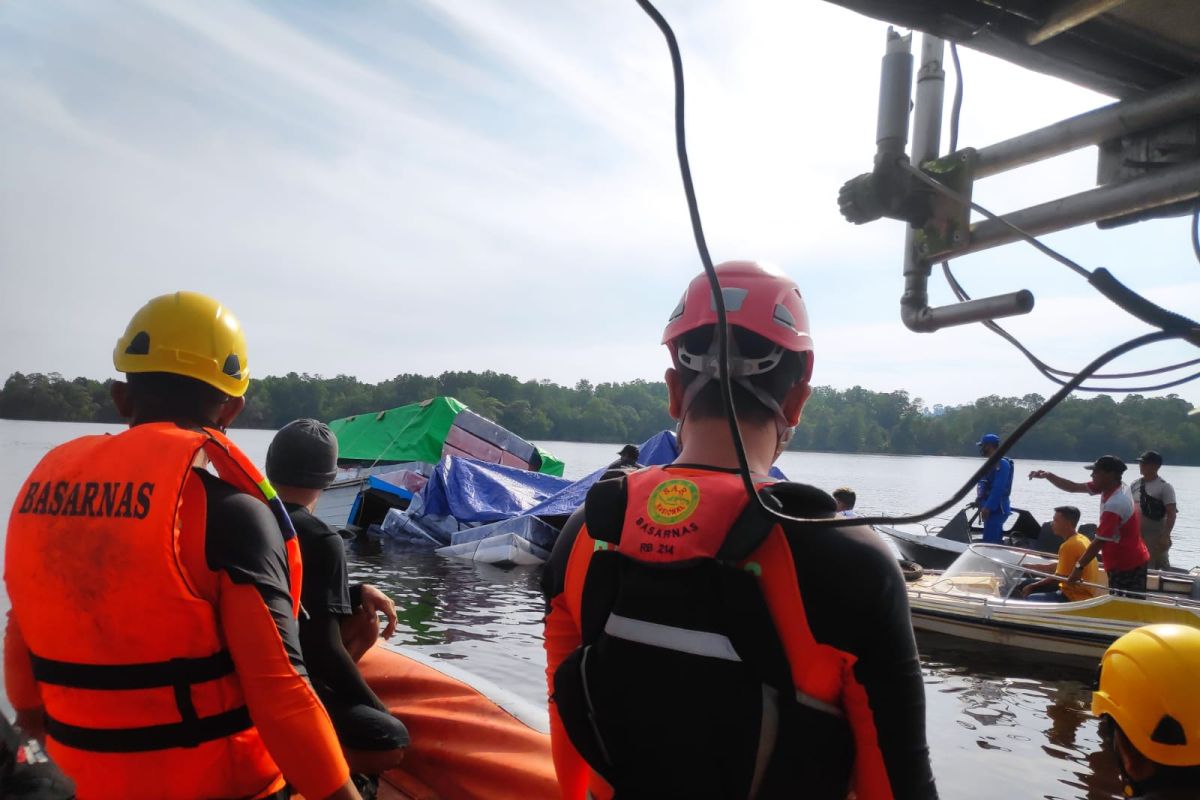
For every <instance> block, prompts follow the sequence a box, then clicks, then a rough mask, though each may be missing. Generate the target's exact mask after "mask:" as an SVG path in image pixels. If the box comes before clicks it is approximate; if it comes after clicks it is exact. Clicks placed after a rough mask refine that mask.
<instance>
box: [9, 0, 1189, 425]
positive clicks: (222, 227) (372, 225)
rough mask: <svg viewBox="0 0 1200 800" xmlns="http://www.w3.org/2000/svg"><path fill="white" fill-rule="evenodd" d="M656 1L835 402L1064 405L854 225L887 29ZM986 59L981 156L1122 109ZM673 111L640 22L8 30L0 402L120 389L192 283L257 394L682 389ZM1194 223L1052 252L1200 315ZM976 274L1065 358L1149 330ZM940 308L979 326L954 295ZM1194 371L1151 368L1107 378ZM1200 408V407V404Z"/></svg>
mask: <svg viewBox="0 0 1200 800" xmlns="http://www.w3.org/2000/svg"><path fill="white" fill-rule="evenodd" d="M660 8H661V10H662V12H663V13H664V15H665V16H666V17H667V19H668V20H669V21H670V22H671V23H672V25H673V26H674V27H675V30H676V32H677V34H678V36H679V40H680V46H681V49H682V52H683V60H684V68H685V73H686V79H687V114H688V116H687V123H688V128H687V130H688V146H689V152H690V156H691V162H692V170H693V175H694V178H695V182H696V187H697V193H698V197H699V203H700V209H701V214H702V217H703V220H704V227H705V231H706V233H707V236H708V243H709V248H710V250H711V252H712V253H713V256H714V259H715V260H717V261H721V260H727V259H734V258H752V259H759V260H763V261H769V262H772V263H775V264H777V265H778V266H780V267H781V268H782V269H784V270H785V271H786V272H788V273H789V274H790V275H791V276H792V277H793V278H794V279H795V280H796V281H797V283H798V284H799V285H800V287H801V289H802V291H803V293H804V296H805V299H806V301H807V304H808V309H809V314H810V317H811V324H812V330H813V335H814V339H815V342H816V348H817V352H816V370H815V375H814V382H815V383H817V384H823V385H832V386H834V387H837V388H848V387H850V386H854V385H860V386H863V387H866V388H869V389H873V390H877V391H893V390H897V389H902V390H905V391H908V392H909V393H910V395H912V396H914V397H919V398H922V399H923V400H924V401H925V402H926V403H927V404H929V405H932V404H935V403H941V404H958V403H964V402H970V401H972V400H974V399H975V398H977V397H980V396H984V395H989V394H1000V395H1005V396H1009V395H1018V396H1019V395H1024V394H1027V393H1030V392H1036V393H1039V394H1043V395H1048V394H1050V393H1051V392H1052V391H1053V390H1054V388H1055V387H1054V386H1053V384H1051V383H1050V382H1049V381H1047V380H1046V379H1045V378H1043V377H1042V376H1041V375H1039V374H1038V373H1036V372H1035V371H1034V370H1033V369H1032V367H1030V366H1029V365H1028V363H1027V362H1026V361H1025V360H1024V358H1023V357H1022V356H1021V355H1020V354H1019V353H1017V352H1016V350H1014V349H1013V348H1012V347H1011V346H1009V345H1007V344H1005V343H1003V342H1002V341H1001V340H1000V339H998V338H997V337H995V336H994V335H992V334H990V333H988V332H987V331H985V330H983V329H981V328H980V327H979V326H971V327H965V328H955V329H950V330H946V331H942V332H939V333H935V334H916V333H912V332H910V331H908V330H907V329H906V328H905V327H904V326H903V324H902V323H901V321H900V317H899V297H900V294H901V292H902V288H903V286H902V278H901V263H902V244H903V235H904V232H903V226H902V224H901V223H896V222H889V221H880V222H876V223H872V224H869V225H866V226H853V225H850V224H849V223H847V222H845V221H844V220H843V219H842V218H841V216H840V214H839V213H838V209H837V202H836V199H837V191H838V188H839V187H840V186H841V184H842V183H843V182H844V181H846V180H847V179H849V178H851V177H853V176H854V175H856V174H859V173H861V172H865V171H867V170H869V169H870V165H871V159H872V157H873V155H874V133H875V112H876V102H877V87H878V80H879V58H880V56H881V55H882V51H883V44H884V38H885V31H886V25H885V24H883V23H880V22H877V21H874V20H870V19H867V18H865V17H860V16H857V15H855V14H853V13H851V12H849V11H846V10H844V9H841V8H839V7H836V6H833V5H830V4H826V3H817V2H796V1H795V0H669V1H668V0H662V2H661V3H660ZM914 49H915V50H917V51H918V52H919V47H915V48H914ZM961 52H962V62H963V69H964V74H965V78H964V87H965V100H964V107H963V114H962V126H961V138H960V141H961V143H962V144H964V145H973V146H983V145H986V144H989V143H992V142H995V141H999V140H1002V139H1004V138H1007V137H1009V136H1012V135H1015V134H1018V133H1021V132H1023V131H1026V130H1031V129H1033V128H1035V127H1038V126H1041V125H1045V124H1048V123H1050V122H1053V121H1056V120H1058V119H1060V118H1062V117H1065V116H1068V115H1072V114H1076V113H1080V112H1083V111H1086V110H1089V109H1091V108H1094V107H1096V106H1099V105H1103V104H1105V103H1106V102H1110V101H1109V99H1108V98H1105V97H1102V96H1100V95H1098V94H1095V93H1093V92H1090V91H1087V90H1084V89H1081V88H1079V87H1076V86H1073V85H1071V84H1068V83H1066V82H1063V81H1060V80H1057V79H1055V78H1050V77H1047V76H1043V75H1038V74H1035V73H1032V72H1028V71H1025V70H1023V69H1021V68H1018V67H1015V66H1013V65H1010V64H1007V63H1005V62H1002V61H999V60H996V59H993V58H990V57H988V56H984V55H982V54H979V53H975V52H973V51H971V50H969V49H963V50H962V51H961ZM952 85H953V84H952V77H948V85H947V93H948V95H949V92H950V91H952ZM672 92H673V88H672V83H671V72H670V63H669V60H668V55H667V50H666V47H665V44H664V42H663V39H662V36H661V34H660V33H659V31H658V30H657V29H656V28H655V27H654V26H653V24H652V23H651V22H650V21H649V19H648V18H646V17H645V15H644V14H643V13H642V12H641V11H640V9H639V8H638V7H637V5H636V4H635V3H634V2H633V0H629V1H628V2H617V1H616V0H612V1H610V2H604V3H597V2H586V1H585V0H453V1H452V2H451V1H446V2H442V1H439V0H395V1H394V2H382V1H381V0H380V1H376V0H350V1H348V2H342V3H325V2H317V1H316V0H298V1H297V2H291V3H287V4H283V3H274V4H265V3H249V2H244V3H238V2H226V1H224V0H208V1H206V2H204V3H194V2H184V1H182V0H181V1H179V2H171V1H170V0H167V1H166V2H162V1H159V0H156V1H155V2H139V0H125V1H124V2H101V3H96V2H91V0H56V2H34V1H33V0H24V1H23V2H22V1H19V0H13V1H12V2H7V3H3V4H0V107H2V108H3V109H4V113H3V114H0V311H2V313H0V336H2V337H3V340H4V342H5V346H4V347H3V348H0V377H4V376H7V375H8V374H10V373H11V372H13V371H22V372H59V373H61V374H63V375H64V376H67V377H73V376H76V375H84V376H88V377H92V378H98V379H103V378H107V377H112V376H115V373H114V371H113V369H112V365H111V353H112V345H113V343H114V342H115V340H116V338H117V336H118V335H119V334H120V333H121V332H122V331H123V330H124V327H125V324H126V323H127V321H128V319H129V318H130V316H132V314H133V312H134V311H135V310H136V309H137V308H138V307H139V306H140V305H142V303H144V302H145V301H146V300H147V299H149V298H150V297H152V296H155V295H158V294H163V293H166V292H171V291H176V290H179V289H190V290H195V291H201V292H205V293H208V294H211V295H213V296H215V297H217V298H219V299H220V300H221V301H222V302H223V303H224V304H225V305H227V306H228V307H229V308H230V309H232V310H233V312H234V313H235V314H236V315H237V316H238V318H239V319H240V320H241V323H242V325H243V327H244V328H245V330H246V334H247V337H248V341H249V348H250V358H249V360H250V369H251V372H252V375H258V376H265V375H279V374H284V373H287V372H300V373H310V374H319V375H324V376H333V375H337V374H349V375H355V376H357V377H359V378H360V379H362V380H365V381H369V382H376V381H379V380H385V379H387V378H390V377H392V376H394V375H396V374H398V373H421V374H438V373H441V372H443V371H446V370H475V371H480V370H487V369H490V370H496V371H500V372H506V373H510V374H513V375H516V376H517V377H519V378H521V379H523V380H528V379H549V380H552V381H555V382H558V383H562V384H566V385H574V384H575V383H576V382H577V381H579V380H580V379H587V380H589V381H591V382H593V383H597V382H602V381H625V380H632V379H635V378H643V379H647V380H659V379H661V376H662V372H663V369H664V368H665V367H666V366H667V357H666V351H665V349H664V348H662V347H660V346H659V344H658V343H659V338H660V336H661V331H662V328H663V326H664V325H665V322H666V318H667V315H668V313H669V312H670V311H671V309H672V308H673V307H674V306H675V304H676V302H677V300H678V298H679V296H680V294H681V293H682V290H683V287H684V286H685V285H686V284H687V282H688V280H689V279H690V278H691V277H692V276H693V275H695V274H696V273H697V272H698V271H699V270H700V260H699V256H698V255H697V252H696V248H695V245H694V242H693V239H692V232H691V228H690V226H689V222H688V216H687V208H686V205H685V199H684V195H683V191H682V188H681V183H680V178H679V171H678V164H677V162H676V160H675V150H674V131H673V121H672ZM947 116H948V114H947ZM945 141H946V138H945V137H943V142H945ZM1095 161H1096V154H1095V150H1094V148H1088V149H1085V150H1081V151H1078V152H1076V153H1073V154H1070V155H1067V156H1064V157H1060V158H1058V159H1055V160H1053V161H1048V162H1044V163H1042V164H1038V165H1034V166H1031V167H1026V168H1023V169H1021V170H1018V171H1016V172H1013V173H1010V174H1007V175H1002V176H997V177H993V178H989V179H987V180H984V181H981V182H980V183H978V184H977V186H976V188H975V198H976V199H977V200H978V201H979V202H981V203H983V204H984V205H985V206H989V207H991V208H993V209H994V210H997V211H1009V210H1015V209H1017V208H1021V207H1024V206H1027V205H1032V204H1035V203H1039V202H1043V201H1045V200H1048V199H1051V198H1052V197H1057V196H1061V195H1063V194H1067V193H1072V192H1076V191H1082V190H1085V189H1088V188H1090V187H1091V186H1093V185H1094V180H1095V170H1096V164H1095ZM1188 226H1189V221H1188V220H1186V219H1183V218H1175V219H1171V220H1163V221H1155V222H1148V223H1142V224H1140V225H1135V226H1128V227H1125V228H1121V229H1117V230H1113V231H1099V230H1097V229H1096V228H1095V227H1094V226H1088V227H1083V228H1079V229H1075V230H1073V231H1067V232H1062V233H1059V234H1055V235H1052V236H1049V237H1047V239H1046V241H1047V242H1048V243H1050V244H1051V245H1053V246H1055V247H1058V248H1061V249H1062V250H1063V251H1064V252H1065V253H1066V254H1067V255H1069V256H1071V257H1072V258H1074V259H1075V260H1077V261H1079V262H1081V263H1083V264H1084V265H1085V266H1088V267H1089V268H1091V267H1097V266H1104V267H1107V268H1108V269H1110V270H1112V271H1113V272H1114V273H1115V274H1116V275H1117V277H1118V278H1120V279H1122V280H1123V281H1126V282H1127V283H1128V285H1130V286H1131V287H1132V288H1134V289H1136V290H1137V291H1140V292H1143V293H1145V294H1146V295H1147V296H1149V297H1150V298H1151V299H1153V300H1155V301H1156V302H1159V303H1163V304H1165V305H1167V306H1168V307H1170V308H1172V309H1173V310H1176V311H1178V312H1180V313H1184V314H1187V315H1189V316H1193V317H1195V316H1197V315H1200V264H1197V263H1196V261H1195V259H1194V258H1193V256H1192V251H1191V246H1190V243H1189V239H1188V236H1189V228H1188ZM954 267H955V270H956V274H957V275H958V277H959V280H960V281H961V282H962V283H963V284H964V285H965V286H966V288H967V290H968V291H969V292H970V293H971V294H972V295H974V296H984V295H988V294H994V293H999V292H1008V291H1015V290H1018V289H1023V288H1024V289H1030V290H1032V291H1033V293H1034V294H1035V296H1036V298H1037V305H1036V308H1035V309H1034V311H1033V313H1032V314H1030V315H1028V316H1025V317H1022V318H1019V319H1016V320H1012V321H1009V322H1007V323H1005V324H1006V325H1007V326H1008V327H1009V328H1010V330H1012V331H1013V332H1014V333H1015V334H1017V335H1018V336H1019V337H1020V338H1021V339H1022V340H1023V341H1024V342H1025V343H1026V344H1027V345H1028V346H1029V347H1030V348H1031V349H1032V350H1034V351H1035V352H1036V353H1037V354H1038V355H1039V356H1041V357H1042V358H1043V359H1044V360H1045V361H1047V362H1050V363H1051V364H1052V365H1054V366H1056V367H1060V368H1063V369H1077V368H1079V367H1081V366H1083V365H1084V364H1085V363H1087V362H1088V361H1090V360H1091V359H1092V358H1093V357H1095V356H1096V355H1098V354H1100V353H1101V352H1103V351H1104V350H1106V349H1107V348H1108V347H1111V346H1113V345H1115V344H1117V343H1119V342H1121V341H1124V340H1125V339H1128V338H1131V337H1133V336H1136V335H1138V334H1140V333H1143V332H1145V331H1146V330H1147V329H1146V328H1145V326H1143V325H1142V324H1141V323H1139V322H1137V321H1136V320H1134V319H1133V318H1131V317H1129V316H1128V315H1126V314H1124V312H1121V311H1119V310H1118V309H1116V308H1115V307H1113V306H1112V305H1111V304H1109V303H1108V301H1106V300H1104V299H1103V298H1101V297H1100V296H1099V295H1098V294H1096V293H1095V291H1094V290H1092V289H1090V288H1089V287H1088V286H1087V284H1086V283H1085V282H1084V281H1083V280H1082V279H1081V278H1079V277H1078V276H1076V275H1074V274H1073V273H1071V272H1069V271H1068V270H1067V269H1066V268H1064V267H1062V266H1061V265H1059V264H1057V263H1055V262H1053V261H1050V260H1049V259H1047V258H1046V257H1044V256H1042V255H1040V254H1038V253H1037V252H1035V251H1034V250H1033V249H1031V248H1029V247H1028V246H1025V245H1021V244H1015V245H1009V246H1007V247H1003V248H998V249H994V250H991V251H987V252H985V253H981V254H978V255H975V256H970V257H967V258H964V259H961V260H958V261H956V262H954ZM935 275H937V273H935ZM931 292H932V300H933V302H934V303H935V304H939V305H940V304H943V303H946V302H949V301H950V300H951V295H950V292H949V290H948V289H947V288H946V287H945V285H944V282H943V281H941V279H940V277H937V278H936V279H935V280H934V281H933V282H932V283H931ZM1194 357H1196V354H1195V351H1194V349H1189V348H1187V347H1185V346H1181V345H1175V344H1163V345H1156V346H1154V347H1151V348H1148V349H1146V350H1143V351H1139V352H1138V353H1135V354H1132V355H1130V356H1127V357H1125V358H1123V359H1122V360H1120V361H1118V362H1115V363H1114V366H1113V367H1112V369H1113V370H1118V371H1132V370H1139V369H1147V368H1150V367H1155V366H1160V365H1164V364H1167V363H1173V362H1176V361H1182V360H1185V359H1189V358H1194ZM1173 391H1175V392H1177V393H1179V394H1180V395H1181V396H1183V397H1185V398H1186V399H1188V400H1190V401H1191V402H1193V403H1198V404H1200V386H1198V385H1197V384H1189V385H1186V386H1184V387H1181V388H1178V389H1175V390H1173Z"/></svg>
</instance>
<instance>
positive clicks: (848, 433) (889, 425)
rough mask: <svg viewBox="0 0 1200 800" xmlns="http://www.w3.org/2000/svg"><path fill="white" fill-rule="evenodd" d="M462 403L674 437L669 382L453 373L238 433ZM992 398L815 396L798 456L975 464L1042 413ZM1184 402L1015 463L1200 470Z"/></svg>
mask: <svg viewBox="0 0 1200 800" xmlns="http://www.w3.org/2000/svg"><path fill="white" fill-rule="evenodd" d="M110 384H111V381H106V382H104V383H100V382H99V381H94V380H90V379H88V378H76V379H74V380H71V381H68V380H66V379H65V378H63V377H62V376H61V375H59V374H57V373H50V374H48V375H42V374H37V373H34V374H30V375H25V374H22V373H20V372H14V373H13V374H12V375H10V376H9V378H8V380H7V381H6V382H5V384H4V388H3V389H2V390H0V417H3V418H6V419H30V420H32V419H39V420H61V421H69V422H119V421H120V420H119V419H118V418H117V415H116V412H115V410H114V409H113V407H112V402H111V400H109V397H108V391H109V385H110ZM439 394H442V395H450V396H452V397H457V398H458V399H459V400H461V401H462V402H464V403H466V404H467V405H468V406H470V407H471V408H472V409H473V410H474V411H475V412H476V413H479V414H482V415H483V416H485V417H489V418H491V419H494V420H496V421H497V422H499V423H500V424H501V425H503V426H505V427H506V428H509V429H510V430H512V431H514V432H516V433H518V434H520V435H522V436H524V437H526V438H528V439H533V440H547V439H551V440H564V441H584V442H640V441H642V440H644V439H647V438H649V437H650V436H651V435H653V434H655V433H657V432H658V431H661V430H663V429H664V428H670V427H673V426H674V422H673V421H672V420H671V418H670V417H669V416H668V414H667V388H666V385H665V384H663V383H661V382H654V383H651V382H648V381H643V380H636V381H629V382H628V383H600V384H592V383H591V382H590V381H587V380H581V381H579V382H578V383H577V384H575V386H574V387H566V386H559V385H558V384H556V383H552V382H550V381H525V382H521V381H520V380H518V379H517V378H514V377H513V376H512V375H503V374H500V373H497V372H491V371H488V372H482V373H476V372H445V373H442V374H441V375H439V376H437V377H429V376H425V375H397V376H396V377H394V378H392V379H391V380H387V381H383V382H381V383H376V384H370V383H362V382H361V381H359V380H358V379H357V378H354V377H351V376H349V375H338V376H337V377H335V378H322V377H321V376H319V375H308V374H303V375H297V374H296V373H294V372H291V373H288V374H287V375H283V376H271V377H267V378H263V379H261V380H256V381H254V382H253V383H252V384H251V386H250V392H249V394H248V395H247V403H246V410H245V412H243V413H242V415H241V416H240V417H239V418H238V420H237V424H238V425H240V426H242V427H249V428H266V429H275V428H279V427H281V426H282V425H284V424H285V423H287V422H289V421H291V420H293V419H296V418H298V417H316V418H317V419H324V420H330V419H336V418H338V417H347V416H350V415H352V414H360V413H363V412H368V411H378V410H381V409H385V408H395V407H396V406H401V405H405V404H406V403H414V402H417V401H420V400H424V399H426V398H429V397H433V396H435V395H439ZM1042 400H1043V398H1042V397H1041V396H1040V395H1036V394H1027V395H1025V396H1024V397H999V396H997V395H989V396H988V397H981V398H980V399H978V400H976V401H975V402H974V403H969V404H966V405H962V406H953V407H946V408H943V407H941V406H935V407H934V410H933V411H931V410H930V409H927V408H926V407H925V404H924V403H923V401H922V400H921V399H920V398H915V399H914V398H911V397H909V395H908V392H903V391H895V392H872V391H869V390H867V389H863V388H862V387H860V386H855V387H853V388H850V389H845V390H837V389H833V388H830V387H828V386H818V387H815V388H814V389H813V395H812V399H810V400H809V402H808V405H807V406H805V409H804V418H803V420H802V421H801V423H800V427H799V428H798V429H797V430H796V436H795V439H794V440H793V442H792V448H793V449H796V450H825V451H832V452H840V453H896V454H905V455H960V456H961V455H974V454H975V452H976V451H975V442H976V441H977V440H978V439H979V436H980V435H982V434H984V433H998V434H1000V435H1001V436H1004V435H1006V434H1008V433H1010V432H1011V431H1012V430H1013V429H1014V428H1016V426H1017V425H1018V424H1019V423H1020V422H1021V420H1022V419H1024V418H1025V417H1026V416H1027V415H1028V414H1029V413H1030V412H1031V411H1032V410H1033V409H1035V408H1037V407H1038V406H1039V405H1040V404H1041V403H1042ZM1190 408H1191V406H1190V404H1189V403H1188V402H1187V401H1185V400H1183V399H1181V398H1180V397H1178V396H1176V395H1168V396H1167V397H1144V396H1142V395H1138V394H1131V395H1128V396H1126V397H1124V398H1123V399H1121V400H1120V402H1118V401H1116V400H1114V399H1113V398H1111V397H1108V396H1106V395H1100V396H1095V397H1071V398H1068V399H1067V400H1065V401H1064V402H1063V403H1062V404H1060V405H1059V406H1058V407H1057V408H1056V409H1054V411H1053V412H1051V413H1050V415H1049V416H1047V417H1046V418H1045V419H1044V420H1043V421H1042V422H1041V423H1040V424H1039V425H1038V426H1037V427H1035V428H1034V429H1033V430H1032V431H1030V432H1029V434H1027V435H1026V436H1025V437H1024V438H1023V439H1022V440H1021V442H1020V443H1019V444H1018V445H1017V446H1016V448H1014V450H1013V453H1012V455H1013V457H1014V458H1044V459H1063V460H1080V461H1086V460H1091V459H1093V458H1095V457H1097V456H1099V455H1102V454H1104V453H1113V454H1115V455H1118V456H1121V457H1122V458H1126V459H1130V458H1132V457H1134V456H1136V455H1137V454H1138V453H1140V452H1141V451H1142V450H1146V449H1151V448H1152V449H1155V450H1158V451H1160V452H1162V454H1163V456H1164V457H1165V458H1166V461H1167V463H1168V464H1191V465H1200V418H1197V417H1188V415H1187V414H1188V411H1189V410H1190Z"/></svg>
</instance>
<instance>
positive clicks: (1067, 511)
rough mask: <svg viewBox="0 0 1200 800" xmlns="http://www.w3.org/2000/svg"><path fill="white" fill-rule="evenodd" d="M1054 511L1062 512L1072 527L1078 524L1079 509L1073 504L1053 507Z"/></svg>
mask: <svg viewBox="0 0 1200 800" xmlns="http://www.w3.org/2000/svg"><path fill="white" fill-rule="evenodd" d="M1054 511H1055V513H1057V514H1062V515H1063V516H1064V517H1066V518H1067V519H1069V520H1071V526H1072V527H1074V526H1076V525H1078V524H1079V516H1080V515H1079V509H1078V508H1076V507H1075V506H1059V507H1058V508H1056V509H1054Z"/></svg>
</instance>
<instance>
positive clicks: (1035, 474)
mask: <svg viewBox="0 0 1200 800" xmlns="http://www.w3.org/2000/svg"><path fill="white" fill-rule="evenodd" d="M1049 474H1050V473H1049V472H1047V471H1046V470H1044V469H1035V470H1033V471H1031V472H1030V473H1029V480H1033V479H1034V478H1045V477H1047V476H1048V475H1049Z"/></svg>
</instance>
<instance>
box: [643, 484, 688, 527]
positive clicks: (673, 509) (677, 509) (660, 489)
mask: <svg viewBox="0 0 1200 800" xmlns="http://www.w3.org/2000/svg"><path fill="white" fill-rule="evenodd" d="M698 505H700V487H698V486H696V484H694V483H692V482H691V481H687V480H682V479H678V478H677V479H673V480H669V481H663V482H662V483H660V484H659V485H658V486H655V487H654V491H652V492H650V499H649V500H647V501H646V513H647V514H649V515H650V519H652V520H654V521H655V522H657V523H658V524H659V525H674V524H676V523H679V522H683V521H684V520H685V519H687V518H688V517H690V516H691V515H692V514H693V513H694V512H695V511H696V506H698Z"/></svg>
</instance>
